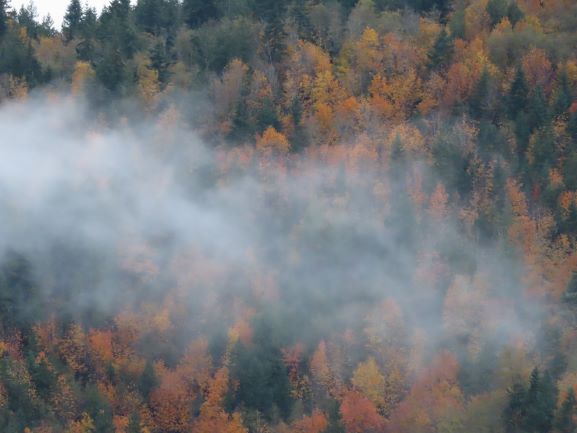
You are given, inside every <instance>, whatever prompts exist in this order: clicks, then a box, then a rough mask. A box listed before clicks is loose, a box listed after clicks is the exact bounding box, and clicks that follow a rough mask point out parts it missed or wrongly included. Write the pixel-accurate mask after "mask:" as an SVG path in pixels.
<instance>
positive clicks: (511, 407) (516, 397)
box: [503, 383, 527, 433]
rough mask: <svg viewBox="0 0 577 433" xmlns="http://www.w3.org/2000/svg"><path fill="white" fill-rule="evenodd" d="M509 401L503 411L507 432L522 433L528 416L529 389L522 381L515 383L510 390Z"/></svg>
mask: <svg viewBox="0 0 577 433" xmlns="http://www.w3.org/2000/svg"><path fill="white" fill-rule="evenodd" d="M508 393H509V401H508V403H507V406H506V407H505V410H504V411H503V424H504V426H505V431H506V432H507V433H522V432H523V431H524V424H525V417H526V400H527V391H526V390H525V387H524V386H523V385H522V384H521V383H515V384H514V385H513V386H512V387H511V389H510V390H509V391H508Z"/></svg>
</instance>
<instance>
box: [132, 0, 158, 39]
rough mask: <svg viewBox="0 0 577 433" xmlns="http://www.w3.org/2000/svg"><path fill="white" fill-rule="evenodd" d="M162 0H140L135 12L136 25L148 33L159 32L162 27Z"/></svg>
mask: <svg viewBox="0 0 577 433" xmlns="http://www.w3.org/2000/svg"><path fill="white" fill-rule="evenodd" d="M162 6H163V5H162V3H161V0H138V2H137V3H136V8H135V9H134V14H135V17H136V25H137V26H138V27H139V28H140V29H141V30H143V31H145V32H147V33H152V34H154V35H156V34H158V33H159V31H160V28H161V27H162Z"/></svg>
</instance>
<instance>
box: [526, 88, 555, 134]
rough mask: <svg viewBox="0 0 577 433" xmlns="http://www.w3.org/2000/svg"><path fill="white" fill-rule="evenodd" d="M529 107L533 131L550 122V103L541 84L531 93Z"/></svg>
mask: <svg viewBox="0 0 577 433" xmlns="http://www.w3.org/2000/svg"><path fill="white" fill-rule="evenodd" d="M527 108H528V116H529V118H528V120H529V125H530V126H531V131H534V130H536V129H539V128H542V127H544V126H545V125H546V124H547V122H549V120H550V117H549V105H548V104H547V99H546V98H545V94H544V93H543V88H542V87H541V86H537V88H536V89H535V90H534V91H533V93H532V94H531V97H530V99H529V102H528V107H527Z"/></svg>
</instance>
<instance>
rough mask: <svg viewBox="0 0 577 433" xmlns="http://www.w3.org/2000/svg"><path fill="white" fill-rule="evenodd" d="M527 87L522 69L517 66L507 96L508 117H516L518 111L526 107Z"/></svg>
mask: <svg viewBox="0 0 577 433" xmlns="http://www.w3.org/2000/svg"><path fill="white" fill-rule="evenodd" d="M528 93H529V88H528V86H527V81H526V80H525V73H524V72H523V69H521V68H518V69H517V73H516V74H515V79H514V80H513V83H512V84H511V89H510V90H509V97H508V101H507V102H508V104H507V105H508V112H509V118H511V119H516V118H517V116H518V114H519V112H521V111H523V110H525V108H526V107H527V95H528Z"/></svg>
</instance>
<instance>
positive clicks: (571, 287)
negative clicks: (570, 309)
mask: <svg viewBox="0 0 577 433" xmlns="http://www.w3.org/2000/svg"><path fill="white" fill-rule="evenodd" d="M564 299H565V301H566V302H570V303H572V304H574V303H577V272H573V275H572V276H571V280H570V281H569V284H567V289H566V290H565V296H564Z"/></svg>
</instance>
